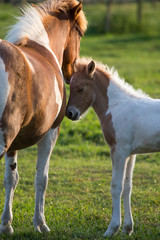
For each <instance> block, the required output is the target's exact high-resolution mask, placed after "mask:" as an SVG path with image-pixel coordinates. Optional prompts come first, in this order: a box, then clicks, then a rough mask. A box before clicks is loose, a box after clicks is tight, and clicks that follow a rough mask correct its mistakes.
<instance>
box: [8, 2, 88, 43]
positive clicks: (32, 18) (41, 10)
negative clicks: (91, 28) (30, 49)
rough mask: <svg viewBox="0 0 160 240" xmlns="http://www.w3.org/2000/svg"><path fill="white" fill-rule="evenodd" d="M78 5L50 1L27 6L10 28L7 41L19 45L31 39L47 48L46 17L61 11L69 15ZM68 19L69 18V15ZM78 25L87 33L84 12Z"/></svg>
mask: <svg viewBox="0 0 160 240" xmlns="http://www.w3.org/2000/svg"><path fill="white" fill-rule="evenodd" d="M77 4H78V1H77V0H48V1H45V2H43V3H40V4H39V5H29V4H25V7H24V9H22V10H21V13H22V15H21V16H19V17H17V18H16V19H17V23H16V24H15V25H13V26H11V27H10V30H9V31H8V34H7V36H6V40H7V41H9V42H11V43H14V44H18V43H19V42H21V41H23V39H26V38H29V39H31V40H33V41H36V42H38V43H40V44H42V45H46V46H47V45H48V41H49V40H48V35H47V32H46V30H45V28H44V25H43V19H44V17H45V16H46V15H48V14H50V13H52V12H54V11H60V10H61V11H63V12H65V13H66V14H67V13H68V12H69V10H70V9H72V8H74V7H75V6H76V5H77ZM67 17H68V18H69V15H68V16H67ZM76 23H77V24H78V26H79V27H80V29H81V30H82V31H83V32H85V31H86V29H87V20H86V18H85V15H84V13H83V11H81V12H80V13H79V15H78V18H77V19H76Z"/></svg>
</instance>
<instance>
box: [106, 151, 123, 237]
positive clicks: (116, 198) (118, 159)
mask: <svg viewBox="0 0 160 240" xmlns="http://www.w3.org/2000/svg"><path fill="white" fill-rule="evenodd" d="M126 162H127V159H126V157H125V156H120V154H119V153H116V152H115V153H114V154H113V155H112V165H113V168H112V183H111V194H112V219H111V222H110V224H109V226H108V229H107V231H106V232H105V234H104V237H110V236H113V235H114V234H116V233H117V232H118V230H119V228H120V226H121V195H122V191H123V184H124V176H125V169H126Z"/></svg>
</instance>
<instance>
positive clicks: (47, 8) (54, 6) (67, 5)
mask: <svg viewBox="0 0 160 240" xmlns="http://www.w3.org/2000/svg"><path fill="white" fill-rule="evenodd" d="M77 4H78V1H77V0H48V1H45V2H43V3H41V4H40V5H39V8H41V9H42V10H43V12H44V14H46V13H48V12H51V11H57V10H62V11H63V12H66V14H67V13H68V12H69V10H70V9H73V8H74V7H75V6H76V5H77ZM68 17H69V16H68ZM76 22H77V24H78V26H79V27H80V28H81V30H82V31H83V32H85V31H86V29H87V20H86V18H85V15H84V13H83V11H81V12H80V14H79V16H78V18H77V19H76Z"/></svg>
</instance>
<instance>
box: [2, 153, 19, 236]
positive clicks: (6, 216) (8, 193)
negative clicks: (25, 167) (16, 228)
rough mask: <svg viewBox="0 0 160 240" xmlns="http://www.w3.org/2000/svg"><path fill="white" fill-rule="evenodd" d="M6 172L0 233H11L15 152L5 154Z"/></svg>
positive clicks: (16, 171)
mask: <svg viewBox="0 0 160 240" xmlns="http://www.w3.org/2000/svg"><path fill="white" fill-rule="evenodd" d="M5 165H6V171H5V176H4V186H5V206H4V210H3V214H2V217H1V225H0V233H10V234H11V233H13V228H12V226H11V223H12V219H13V215H12V203H13V195H14V191H15V188H16V186H17V184H18V178H19V177H18V169H17V152H16V151H13V152H7V153H6V154H5Z"/></svg>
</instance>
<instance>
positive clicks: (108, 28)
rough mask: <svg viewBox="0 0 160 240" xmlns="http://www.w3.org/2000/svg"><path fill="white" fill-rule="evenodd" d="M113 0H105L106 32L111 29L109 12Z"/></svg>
mask: <svg viewBox="0 0 160 240" xmlns="http://www.w3.org/2000/svg"><path fill="white" fill-rule="evenodd" d="M112 3H113V0H108V1H107V4H106V6H107V10H106V27H105V28H106V29H105V30H106V32H110V30H111V18H112V14H111V6H112Z"/></svg>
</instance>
